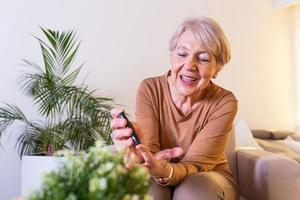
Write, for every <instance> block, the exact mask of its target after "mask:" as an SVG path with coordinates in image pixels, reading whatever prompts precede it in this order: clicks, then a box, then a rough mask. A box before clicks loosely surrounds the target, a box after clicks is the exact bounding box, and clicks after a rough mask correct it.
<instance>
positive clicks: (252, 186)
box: [237, 148, 300, 200]
mask: <svg viewBox="0 0 300 200" xmlns="http://www.w3.org/2000/svg"><path fill="white" fill-rule="evenodd" d="M237 165H238V177H239V180H238V181H239V186H240V192H241V195H242V196H244V197H245V198H246V199H247V200H254V199H255V200H282V199H289V200H296V199H298V200H299V199H300V165H299V164H298V163H297V162H296V161H294V160H292V159H290V158H288V157H285V156H282V155H278V154H274V153H271V152H267V151H264V150H261V149H242V148H241V149H238V150H237Z"/></svg>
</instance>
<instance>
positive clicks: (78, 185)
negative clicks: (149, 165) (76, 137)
mask: <svg viewBox="0 0 300 200" xmlns="http://www.w3.org/2000/svg"><path fill="white" fill-rule="evenodd" d="M60 154H62V155H63V156H64V157H65V158H66V159H67V162H66V161H64V162H62V163H61V164H60V166H59V167H58V168H57V170H55V171H51V172H49V173H48V174H46V175H45V176H44V182H43V184H42V186H41V187H40V188H39V189H37V190H34V191H33V192H32V193H31V194H30V195H29V196H28V200H76V199H84V200H102V199H107V200H150V199H151V197H150V196H149V195H148V194H147V193H148V189H149V178H150V175H149V172H148V170H147V169H146V168H145V167H144V166H142V165H136V164H135V163H134V161H133V162H131V163H128V162H127V163H124V162H125V161H124V152H123V153H116V152H112V151H109V150H107V149H105V148H102V145H101V142H97V145H96V146H95V147H91V148H90V150H89V152H88V153H84V152H80V153H79V154H76V155H74V153H73V152H68V151H67V152H62V153H60ZM128 164H130V165H131V167H127V165H128Z"/></svg>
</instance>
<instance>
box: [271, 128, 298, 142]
mask: <svg viewBox="0 0 300 200" xmlns="http://www.w3.org/2000/svg"><path fill="white" fill-rule="evenodd" d="M271 135H272V139H273V140H283V139H285V138H287V137H288V136H290V135H293V132H291V131H282V130H271Z"/></svg>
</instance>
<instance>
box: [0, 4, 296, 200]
mask: <svg viewBox="0 0 300 200" xmlns="http://www.w3.org/2000/svg"><path fill="white" fill-rule="evenodd" d="M299 2H300V1H297V0H295V1H291V0H285V1H284V0H278V1H276V0H274V1H272V0H226V1H223V0H184V1H174V0H164V1H160V0H152V1H141V0H111V1H104V0H90V1H71V0H52V1H38V0H27V1H17V0H10V1H8V0H7V1H5V0H1V1H0V58H1V60H0V92H1V93H0V102H1V103H2V102H7V103H11V104H17V105H19V106H20V107H21V108H22V110H23V111H25V113H26V114H27V115H28V116H30V118H32V119H36V118H38V115H37V114H36V110H35V108H34V106H33V105H32V101H31V99H29V98H28V97H26V96H25V95H24V94H23V93H22V92H21V90H20V86H19V85H18V80H19V77H20V75H21V74H22V72H24V71H26V70H27V68H26V67H24V66H22V65H21V63H22V62H21V59H30V60H34V61H36V62H37V63H40V64H42V63H41V62H42V55H41V51H40V47H39V44H38V42H37V41H36V39H35V38H34V37H33V36H32V35H35V36H38V37H42V36H43V34H42V32H41V30H40V28H39V26H42V27H46V28H51V29H55V30H61V31H63V30H69V29H74V30H76V31H77V33H78V35H79V39H80V40H81V46H80V49H79V52H78V55H77V59H76V62H75V63H74V64H75V66H79V65H80V64H82V63H84V67H83V68H82V71H81V74H80V79H79V83H81V82H82V81H85V83H86V84H87V85H88V86H89V88H90V89H98V90H97V92H96V93H97V94H99V95H101V96H107V97H113V98H114V99H115V102H116V103H118V104H121V105H122V106H123V107H124V108H125V109H126V111H127V112H128V113H129V114H130V117H131V119H133V120H134V110H135V108H134V107H135V94H136V89H137V87H138V85H139V83H140V82H141V81H142V80H143V79H145V78H147V77H151V76H157V75H161V74H164V73H166V72H167V70H168V69H169V67H170V62H169V51H168V42H169V39H170V37H171V35H172V33H173V32H174V31H175V29H176V27H177V26H178V25H179V24H180V23H181V22H182V21H183V20H184V19H185V18H188V17H197V16H208V17H212V18H214V19H215V20H216V21H217V22H219V24H220V25H221V26H222V27H223V29H224V31H225V33H226V35H227V37H228V39H229V41H230V44H231V48H232V60H231V62H230V63H229V64H227V65H226V66H225V67H224V69H223V70H222V71H221V73H219V76H218V77H217V79H216V80H215V82H216V83H217V84H219V85H221V86H222V87H224V88H226V89H228V90H231V91H232V92H233V93H234V94H235V95H236V97H237V98H238V100H239V115H241V116H243V118H244V119H245V120H246V121H247V124H248V126H249V127H250V128H253V129H260V128H261V129H273V128H275V129H285V130H291V131H297V130H299V127H300V5H298V4H297V3H299ZM1 105H2V104H1ZM18 128H20V127H18V126H14V127H13V128H12V129H10V134H6V135H5V137H2V139H1V145H2V146H0V199H1V200H2V199H3V200H6V199H10V198H12V197H14V196H18V195H20V192H21V191H20V190H21V171H20V169H21V161H20V159H19V156H18V154H17V152H16V149H15V146H14V145H15V141H16V137H17V133H18Z"/></svg>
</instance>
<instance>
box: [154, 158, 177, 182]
mask: <svg viewBox="0 0 300 200" xmlns="http://www.w3.org/2000/svg"><path fill="white" fill-rule="evenodd" d="M168 164H169V165H170V167H171V172H170V174H169V176H168V177H160V178H156V177H153V179H154V181H155V182H156V183H158V184H160V185H165V184H167V183H168V182H169V181H170V180H171V178H172V176H173V173H174V169H173V166H172V165H171V164H170V163H168Z"/></svg>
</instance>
